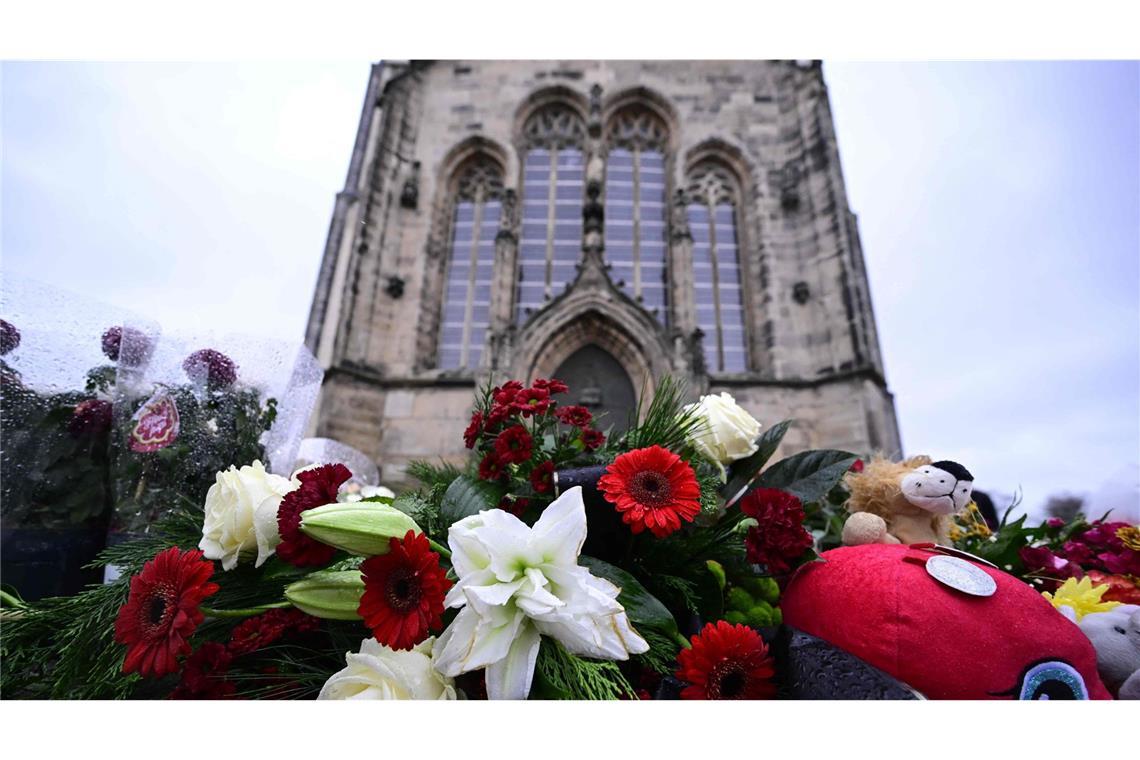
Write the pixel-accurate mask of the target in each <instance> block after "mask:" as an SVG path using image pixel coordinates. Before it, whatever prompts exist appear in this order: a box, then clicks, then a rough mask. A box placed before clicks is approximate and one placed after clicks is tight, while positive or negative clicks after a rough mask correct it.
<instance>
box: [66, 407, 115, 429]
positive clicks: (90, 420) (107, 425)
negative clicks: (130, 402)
mask: <svg viewBox="0 0 1140 760" xmlns="http://www.w3.org/2000/svg"><path fill="white" fill-rule="evenodd" d="M110 429H111V402H110V401H104V400H103V399H98V398H90V399H87V400H86V401H80V402H79V403H78V404H76V405H75V411H74V412H72V413H71V419H70V420H68V421H67V431H68V432H69V433H71V435H73V436H74V437H76V438H79V437H81V436H84V435H90V436H92V437H98V436H101V435H103V434H104V433H106V432H107V431H108V430H110Z"/></svg>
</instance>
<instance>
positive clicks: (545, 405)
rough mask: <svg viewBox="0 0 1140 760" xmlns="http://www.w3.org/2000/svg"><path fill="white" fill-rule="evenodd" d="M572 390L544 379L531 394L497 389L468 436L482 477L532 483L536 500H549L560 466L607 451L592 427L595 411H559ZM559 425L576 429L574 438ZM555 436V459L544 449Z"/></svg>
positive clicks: (510, 386)
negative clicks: (563, 396)
mask: <svg viewBox="0 0 1140 760" xmlns="http://www.w3.org/2000/svg"><path fill="white" fill-rule="evenodd" d="M569 390H570V388H569V387H568V386H567V385H566V383H564V382H562V381H561V380H554V379H551V380H546V379H543V378H539V379H537V380H535V381H534V382H533V383H531V385H530V387H529V388H528V387H526V386H525V385H523V384H522V383H520V382H519V381H517V380H510V381H508V382H505V383H503V384H502V385H500V386H497V387H495V388H493V389H492V390H491V392H490V393H489V394H488V395H487V397H486V401H485V403H484V404H483V405H482V407H481V408H478V409H476V410H475V411H474V412H473V413H472V415H471V421H470V423H469V424H468V425H467V429H466V430H464V431H463V443H464V445H466V446H467V448H469V449H476V450H477V451H478V452H479V454H481V455H482V456H481V459H480V460H479V477H480V478H481V479H483V480H490V481H505V480H506V479H507V478H510V477H517V478H519V479H520V480H521V481H522V483H523V484H525V483H526V482H527V481H528V480H529V482H530V485H531V487H532V488H533V489H534V492H535V494H547V493H551V492H553V490H554V477H553V476H554V470H555V468H556V461H555V460H557V461H558V462H566V461H569V460H571V459H573V458H574V456H575V455H576V454H577V453H578V452H581V451H582V450H583V449H585V450H586V451H593V450H595V449H597V448H599V447H601V446H602V445H603V444H604V443H605V440H606V437H605V435H604V434H603V433H602V432H601V431H600V430H595V429H594V428H591V427H590V424H591V423H592V422H593V415H592V414H590V410H589V409H587V408H586V407H584V406H559V405H558V402H557V401H556V400H555V399H554V396H556V395H558V394H560V393H567V392H569ZM559 423H561V424H563V425H567V426H569V427H571V428H575V430H574V431H573V432H572V434H571V435H570V437H567V436H566V434H565V433H558V432H557V428H558V424H559ZM551 433H554V435H555V438H556V440H557V441H558V442H557V443H556V444H555V451H554V452H553V453H551V452H550V451H549V450H544V449H543V446H544V441H546V440H549V438H548V436H549V435H550V434H551ZM559 451H560V452H561V453H559Z"/></svg>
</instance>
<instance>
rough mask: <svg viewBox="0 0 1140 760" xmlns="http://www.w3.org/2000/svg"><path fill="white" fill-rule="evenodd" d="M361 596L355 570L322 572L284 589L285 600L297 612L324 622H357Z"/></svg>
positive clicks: (361, 591)
mask: <svg viewBox="0 0 1140 760" xmlns="http://www.w3.org/2000/svg"><path fill="white" fill-rule="evenodd" d="M363 594H364V578H363V577H362V576H361V574H360V571H359V570H342V571H336V572H333V571H328V570H325V571H322V572H317V573H312V574H310V575H307V576H305V577H304V578H302V579H301V580H299V581H296V582H295V583H290V584H289V585H288V586H286V587H285V598H286V599H288V600H289V602H290V603H292V605H293V606H294V607H296V608H297V609H299V610H300V611H301V612H307V613H308V614H310V615H313V616H315V617H319V618H324V619H326V620H359V619H360V615H359V614H357V612H356V609H357V608H358V607H359V606H360V597H361V596H363Z"/></svg>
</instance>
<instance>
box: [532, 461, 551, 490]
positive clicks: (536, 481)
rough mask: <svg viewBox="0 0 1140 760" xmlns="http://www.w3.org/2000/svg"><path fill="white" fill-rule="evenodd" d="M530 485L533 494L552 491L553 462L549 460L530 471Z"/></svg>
mask: <svg viewBox="0 0 1140 760" xmlns="http://www.w3.org/2000/svg"><path fill="white" fill-rule="evenodd" d="M530 485H531V488H533V489H534V492H535V493H550V492H551V491H553V490H554V462H551V461H550V460H549V459H548V460H546V461H545V462H543V463H542V464H540V465H539V466H537V467H535V468H534V469H533V470H531V471H530Z"/></svg>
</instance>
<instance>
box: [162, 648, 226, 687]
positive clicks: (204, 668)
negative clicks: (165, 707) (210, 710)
mask: <svg viewBox="0 0 1140 760" xmlns="http://www.w3.org/2000/svg"><path fill="white" fill-rule="evenodd" d="M233 658H234V657H233V654H232V653H231V652H230V651H229V650H228V649H226V647H225V645H224V644H219V643H218V642H216V641H208V642H206V643H205V644H203V645H202V646H200V647H198V649H197V650H195V652H194V654H192V655H190V656H189V657H187V658H186V665H185V667H183V668H182V681H181V682H180V683H179V684H178V686H177V687H176V688H175V689H174V691H172V692H171V693H170V698H171V699H228V698H229V697H232V696H233V693H234V690H235V688H236V687H235V686H234V683H233V681H230V680H229V679H227V678H226V672H227V671H228V670H229V667H230V662H232V661H233Z"/></svg>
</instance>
